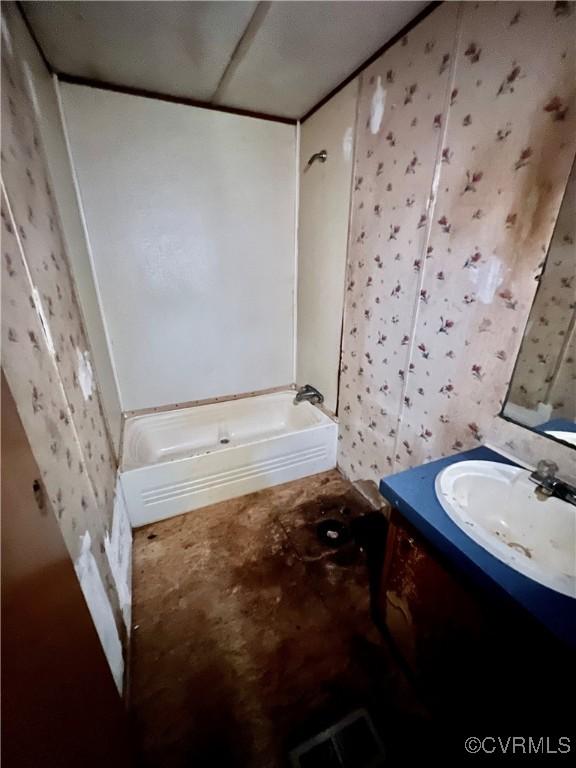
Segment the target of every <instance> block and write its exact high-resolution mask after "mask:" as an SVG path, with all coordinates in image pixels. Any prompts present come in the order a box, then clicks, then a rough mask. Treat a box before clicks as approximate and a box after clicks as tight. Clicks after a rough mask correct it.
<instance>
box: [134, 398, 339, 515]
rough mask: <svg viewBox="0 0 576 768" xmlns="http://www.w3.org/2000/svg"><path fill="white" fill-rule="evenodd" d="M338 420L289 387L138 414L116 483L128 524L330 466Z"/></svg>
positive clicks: (331, 464) (229, 497)
mask: <svg viewBox="0 0 576 768" xmlns="http://www.w3.org/2000/svg"><path fill="white" fill-rule="evenodd" d="M337 435H338V427H337V425H336V423H335V422H334V421H332V420H331V419H330V418H329V417H328V416H327V415H326V414H324V413H322V411H321V410H320V409H319V408H316V407H315V406H313V405H311V404H310V403H308V402H302V403H298V404H297V405H296V404H295V403H294V392H293V391H290V392H279V393H275V394H268V395H261V396H256V397H251V398H244V399H241V400H236V401H229V402H225V403H214V404H212V405H202V406H198V407H196V408H186V409H180V410H176V411H169V412H162V413H156V414H152V415H148V416H136V417H133V418H130V419H128V420H127V422H126V427H125V431H124V441H123V442H124V444H123V452H122V453H123V458H122V471H121V475H120V478H121V483H122V489H123V492H124V498H125V500H126V508H127V511H128V515H129V516H130V520H131V523H132V525H133V526H134V527H139V526H142V525H147V524H149V523H153V522H156V521H158V520H163V519H166V518H168V517H174V516H175V515H180V514H183V513H184V512H190V511H192V510H196V509H199V508H201V507H205V506H207V505H209V504H214V503H216V502H220V501H226V500H227V499H232V498H235V497H238V496H243V495H245V494H247V493H252V492H254V491H258V490H261V489H263V488H269V487H270V486H275V485H279V484H281V483H286V482H289V481H291V480H297V479H299V478H302V477H306V476H307V475H313V474H316V473H318V472H324V471H326V470H329V469H333V468H334V467H335V466H336V446H337Z"/></svg>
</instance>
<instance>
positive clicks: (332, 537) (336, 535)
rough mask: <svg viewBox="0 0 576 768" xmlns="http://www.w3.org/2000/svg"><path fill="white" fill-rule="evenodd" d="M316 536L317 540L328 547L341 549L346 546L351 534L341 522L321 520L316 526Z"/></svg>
mask: <svg viewBox="0 0 576 768" xmlns="http://www.w3.org/2000/svg"><path fill="white" fill-rule="evenodd" d="M316 536H317V538H318V540H319V541H320V542H321V543H322V544H325V545H326V546H328V547H341V546H342V545H343V544H347V543H348V542H349V541H350V540H351V538H352V534H351V532H350V528H349V527H348V526H347V525H346V523H343V522H342V520H334V519H330V518H329V519H328V520H321V521H320V522H319V523H318V524H317V525H316Z"/></svg>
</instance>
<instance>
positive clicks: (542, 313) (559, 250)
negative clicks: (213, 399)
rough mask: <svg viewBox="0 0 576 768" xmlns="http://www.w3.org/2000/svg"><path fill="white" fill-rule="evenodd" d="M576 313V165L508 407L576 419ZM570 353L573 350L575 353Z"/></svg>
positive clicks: (521, 352) (513, 382) (554, 236)
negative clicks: (546, 407)
mask: <svg viewBox="0 0 576 768" xmlns="http://www.w3.org/2000/svg"><path fill="white" fill-rule="evenodd" d="M575 313H576V165H574V166H573V167H572V172H571V174H570V178H569V180H568V185H567V187H566V192H565V194H564V198H563V200H562V206H561V208H560V213H559V215H558V221H557V223H556V228H555V230H554V235H553V237H552V241H551V243H550V249H549V251H548V255H547V257H546V264H545V266H544V271H543V273H542V276H541V278H540V280H539V284H538V291H537V293H536V298H535V299H534V304H533V305H532V310H531V311H530V316H529V318H528V324H527V326H526V332H525V334H524V338H523V340H522V346H521V347H520V354H519V355H518V361H517V363H516V368H515V369H514V375H513V377H512V386H511V389H510V395H509V398H508V399H509V401H511V402H512V403H514V404H516V405H521V406H523V407H524V408H530V409H532V410H533V409H535V408H536V407H537V406H538V404H539V403H546V404H550V405H551V406H552V414H551V415H552V416H560V415H565V416H568V417H572V418H573V419H576V409H574V407H573V404H574V399H575V398H576V379H575V378H574V346H573V345H574V340H573V334H570V333H569V330H570V328H572V327H573V326H574V319H575V318H574V316H575ZM570 347H572V348H571V349H570Z"/></svg>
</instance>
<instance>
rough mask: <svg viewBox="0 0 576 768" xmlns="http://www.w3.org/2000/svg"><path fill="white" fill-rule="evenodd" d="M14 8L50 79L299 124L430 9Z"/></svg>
mask: <svg viewBox="0 0 576 768" xmlns="http://www.w3.org/2000/svg"><path fill="white" fill-rule="evenodd" d="M21 5H22V7H23V9H24V12H25V14H26V16H27V18H28V20H29V22H30V24H31V26H32V28H33V30H34V32H35V34H36V37H37V39H38V41H39V43H40V46H41V48H42V50H43V51H44V54H45V56H46V58H47V59H48V61H49V62H50V64H51V66H52V67H53V68H54V69H55V70H56V71H57V72H63V73H66V74H69V75H75V76H78V77H85V78H90V79H93V80H101V81H104V82H108V83H113V84H115V85H117V86H124V87H128V88H140V89H144V90H148V91H155V92H157V93H162V94H166V95H171V96H180V97H183V98H188V99H195V100H198V101H206V102H209V101H212V100H213V99H214V100H215V101H217V103H218V104H219V105H221V106H227V107H235V108H237V109H244V110H251V111H254V112H261V113H267V114H270V115H276V116H281V117H291V118H299V117H302V115H303V114H305V113H306V112H307V111H308V110H309V109H311V108H312V107H313V106H314V105H315V104H316V103H317V102H318V101H319V100H320V99H321V98H322V97H324V96H325V95H326V94H327V93H329V92H330V91H331V90H332V89H333V88H335V87H336V86H337V85H339V84H340V83H341V82H342V81H343V80H344V79H345V78H346V77H347V76H348V75H350V74H351V73H352V72H353V71H354V70H355V69H356V68H357V67H358V66H360V64H362V63H363V62H364V61H365V60H366V59H367V58H369V57H370V56H371V55H372V54H373V53H374V52H375V51H376V50H378V49H379V48H380V47H381V46H382V45H384V43H386V42H387V41H388V40H389V39H390V38H391V37H393V36H394V35H395V34H396V33H397V32H399V31H400V30H401V29H402V27H404V26H405V25H406V24H407V23H408V22H409V21H411V20H412V19H413V18H414V17H415V16H416V15H417V14H418V13H419V12H420V11H421V10H422V9H423V8H424V7H425V6H426V5H427V3H426V2H417V1H414V2H407V1H404V2H394V1H393V0H386V1H380V0H373V1H372V2H362V1H357V2H346V1H343V2H332V1H330V0H327V1H326V2H295V1H289V2H270V3H268V2H266V3H256V2H249V1H248V0H245V1H243V2H189V1H188V2H186V1H184V2H171V1H170V0H166V1H165V2H24V3H22V4H21ZM258 6H259V12H258V13H257V14H256V15H254V14H255V11H256V8H257V7H258ZM251 22H252V23H251ZM247 30H249V31H248V32H247ZM245 33H246V34H245ZM243 36H244V39H243V43H242V45H240V46H239V45H238V44H239V42H240V41H241V40H242V38H243ZM235 51H236V55H235V56H234V57H233V54H234V52H235ZM225 72H226V77H225V78H224V79H223V75H224V73H225ZM219 84H220V89H218V86H219Z"/></svg>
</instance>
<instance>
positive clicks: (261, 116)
mask: <svg viewBox="0 0 576 768" xmlns="http://www.w3.org/2000/svg"><path fill="white" fill-rule="evenodd" d="M55 75H56V77H57V78H58V80H59V81H60V82H62V83H70V85H83V86H84V87H86V88H98V89H99V90H101V91H113V92H114V93H123V94H125V95H126V96H140V97H141V98H143V99H155V100H156V101H166V102H168V103H170V104H182V105H183V106H186V107H196V109H208V110H211V111H212V112H226V113H228V114H230V115H237V116H238V117H251V118H253V119H254V120H268V121H270V122H273V123H284V124H285V125H296V123H297V122H298V121H297V120H296V119H295V118H292V117H280V116H279V115H269V114H267V113H265V112H252V111H251V110H249V109H239V108H236V107H225V106H223V105H220V104H212V103H210V102H208V101H198V100H197V99H188V98H186V97H185V96H171V95H170V94H167V93H158V92H157V91H149V90H146V89H145V88H132V87H131V86H126V85H117V84H116V83H109V82H106V81H104V80H95V79H92V78H90V77H80V76H78V75H69V74H67V73H66V72H58V71H56V72H55Z"/></svg>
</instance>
